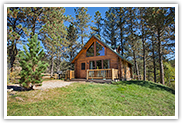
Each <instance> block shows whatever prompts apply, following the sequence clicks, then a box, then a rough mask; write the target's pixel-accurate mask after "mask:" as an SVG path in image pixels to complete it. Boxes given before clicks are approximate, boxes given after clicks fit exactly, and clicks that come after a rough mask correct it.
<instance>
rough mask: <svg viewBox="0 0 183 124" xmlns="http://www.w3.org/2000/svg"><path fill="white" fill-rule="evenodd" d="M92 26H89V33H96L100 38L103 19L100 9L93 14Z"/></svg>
mask: <svg viewBox="0 0 183 124" xmlns="http://www.w3.org/2000/svg"><path fill="white" fill-rule="evenodd" d="M92 22H94V26H91V27H90V28H91V30H92V32H91V34H96V35H97V36H98V37H99V38H101V28H102V26H103V19H102V15H101V13H100V11H96V12H95V15H94V21H92Z"/></svg>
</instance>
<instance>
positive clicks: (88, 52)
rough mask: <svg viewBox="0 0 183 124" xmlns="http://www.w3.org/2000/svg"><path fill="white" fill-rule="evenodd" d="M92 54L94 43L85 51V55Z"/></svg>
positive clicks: (89, 55) (90, 55)
mask: <svg viewBox="0 0 183 124" xmlns="http://www.w3.org/2000/svg"><path fill="white" fill-rule="evenodd" d="M92 56H94V43H93V44H92V45H91V46H90V47H89V48H88V50H87V51H86V57H92Z"/></svg>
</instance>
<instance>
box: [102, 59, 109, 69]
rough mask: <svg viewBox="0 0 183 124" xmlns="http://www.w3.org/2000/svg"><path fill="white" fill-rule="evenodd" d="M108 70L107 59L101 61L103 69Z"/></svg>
mask: <svg viewBox="0 0 183 124" xmlns="http://www.w3.org/2000/svg"><path fill="white" fill-rule="evenodd" d="M108 68H110V64H109V59H107V60H103V69H108Z"/></svg>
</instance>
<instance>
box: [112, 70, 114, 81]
mask: <svg viewBox="0 0 183 124" xmlns="http://www.w3.org/2000/svg"><path fill="white" fill-rule="evenodd" d="M112 80H114V68H112Z"/></svg>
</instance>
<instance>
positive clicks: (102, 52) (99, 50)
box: [96, 42, 105, 56]
mask: <svg viewBox="0 0 183 124" xmlns="http://www.w3.org/2000/svg"><path fill="white" fill-rule="evenodd" d="M104 55H105V49H104V47H103V46H102V45H100V44H99V43H98V42H96V56H104Z"/></svg>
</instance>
